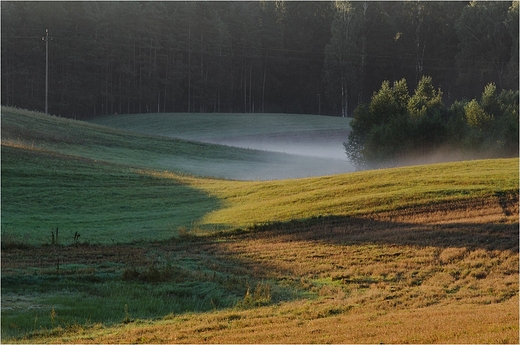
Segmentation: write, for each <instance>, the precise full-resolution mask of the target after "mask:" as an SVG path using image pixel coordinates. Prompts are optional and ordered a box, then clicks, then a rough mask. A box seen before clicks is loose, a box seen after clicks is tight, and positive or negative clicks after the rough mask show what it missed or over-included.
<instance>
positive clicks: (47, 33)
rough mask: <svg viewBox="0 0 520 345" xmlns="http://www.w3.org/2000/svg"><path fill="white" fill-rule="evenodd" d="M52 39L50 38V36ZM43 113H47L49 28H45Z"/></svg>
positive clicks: (43, 39) (43, 38)
mask: <svg viewBox="0 0 520 345" xmlns="http://www.w3.org/2000/svg"><path fill="white" fill-rule="evenodd" d="M51 39H52V38H51ZM42 41H45V114H48V113H49V29H45V37H42Z"/></svg>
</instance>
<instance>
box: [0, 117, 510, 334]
mask: <svg viewBox="0 0 520 345" xmlns="http://www.w3.org/2000/svg"><path fill="white" fill-rule="evenodd" d="M2 110H3V111H4V108H2ZM17 114H18V115H20V116H19V117H16V116H14V115H17ZM5 119H7V121H6V126H5V127H4V120H5ZM2 125H3V126H2V134H3V135H2V257H1V258H2V265H1V266H2V276H1V277H2V308H3V309H2V338H3V339H2V340H3V341H4V342H22V343H55V342H57V343H83V342H90V343H138V342H146V343H175V342H183V343H199V342H212V343H233V342H235V343H237V342H238V343H263V342H264V343H265V342H270V343H288V342H298V343H313V342H314V343H327V342H335V343H373V342H376V343H407V342H411V343H518V259H519V258H518V188H519V185H518V183H519V182H518V181H519V177H518V164H519V161H518V158H514V159H494V160H480V161H467V162H458V163H446V164H436V165H424V166H415V167H406V168H398V169H384V170H377V171H365V172H356V173H349V174H340V175H331V176H324V177H319V178H318V177H316V178H303V179H288V180H273V181H232V180H223V179H217V178H202V177H200V176H199V177H196V176H193V175H186V174H182V173H180V171H178V170H175V169H171V170H170V169H166V168H164V167H162V168H161V167H158V166H157V165H156V163H154V162H155V161H154V159H151V160H150V161H148V160H147V159H146V157H156V156H155V155H161V154H164V153H165V152H166V154H168V155H169V154H178V155H179V157H182V156H183V155H191V154H193V155H196V150H195V151H192V149H191V148H193V147H199V146H190V145H192V144H193V143H191V144H190V143H185V142H180V141H179V142H177V141H175V140H170V139H164V138H163V139H157V138H153V137H147V136H133V135H129V134H126V133H124V132H119V131H112V130H109V129H107V128H103V127H97V126H93V125H88V124H85V125H84V124H81V123H78V122H75V121H71V120H64V119H58V118H53V117H48V116H45V115H41V114H36V113H35V114H31V113H27V112H23V111H20V112H19V113H16V112H15V111H13V112H12V113H11V115H10V116H8V117H4V114H2ZM4 134H6V136H4ZM177 145H179V146H177ZM190 147H191V148H190ZM201 147H204V146H201ZM213 148H214V149H215V150H216V151H213V154H216V155H217V157H218V159H217V160H221V162H222V163H223V164H226V162H230V161H233V159H237V157H242V156H240V155H241V154H242V153H243V152H244V151H241V152H242V153H240V152H238V151H237V152H236V154H238V156H237V155H231V156H229V155H228V153H226V152H225V150H224V151H222V150H221V149H220V148H218V147H213ZM183 150H185V151H183ZM210 151H211V149H210ZM204 154H205V153H202V154H201V156H198V157H199V158H200V161H201V162H204V161H205V156H204ZM246 156H247V155H246ZM233 157H234V158H233ZM199 158H197V159H199ZM179 159H181V158H179ZM186 159H192V158H186ZM246 160H247V159H246ZM208 164H209V163H208ZM55 228H59V230H60V240H59V241H58V243H57V244H56V243H55V244H52V243H51V239H52V237H51V234H52V231H54V230H55ZM75 232H78V233H80V234H81V237H80V238H79V241H78V240H77V239H76V240H75V239H74V234H75Z"/></svg>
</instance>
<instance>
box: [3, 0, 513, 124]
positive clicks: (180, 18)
mask: <svg viewBox="0 0 520 345" xmlns="http://www.w3.org/2000/svg"><path fill="white" fill-rule="evenodd" d="M1 10H2V11H1V16H2V17H1V19H2V22H1V27H2V33H1V34H2V61H1V64H2V65H1V67H2V98H1V102H2V105H9V106H17V107H21V108H27V109H31V110H39V111H43V110H44V106H45V75H46V73H45V69H46V43H47V44H48V73H49V74H48V75H49V78H48V90H49V91H48V92H49V93H48V108H49V111H48V112H49V113H51V114H55V115H60V116H66V117H73V118H78V119H84V118H88V117H92V116H99V115H103V114H114V113H146V112H247V113H249V112H284V113H309V114H322V115H334V116H342V115H343V116H353V113H354V109H355V108H356V107H357V106H358V105H360V104H362V103H364V104H367V103H368V102H370V100H371V97H372V96H373V95H374V93H375V92H377V91H378V90H379V89H380V87H381V85H382V82H383V81H385V80H388V81H390V82H391V83H392V82H394V81H397V80H401V79H403V78H404V79H405V80H406V81H407V83H408V86H409V87H410V89H415V87H416V86H417V85H418V83H419V81H420V80H421V78H422V77H423V76H429V77H431V78H432V80H433V84H434V86H435V88H440V89H442V91H443V92H442V97H443V102H445V103H446V104H452V103H454V102H455V101H456V100H462V99H467V100H469V99H473V98H476V97H479V96H480V95H481V94H482V92H483V90H484V87H485V86H486V85H488V84H489V83H493V84H494V85H496V87H497V91H500V90H503V89H508V90H518V2H475V3H468V2H420V1H419V2H417V1H415V2H411V1H410V2H373V1H364V2H363V1H359V2H290V1H287V2H282V1H276V2H274V1H273V2H271V1H264V2H190V1H188V2H90V1H88V2H69V1H63V2H10V1H2V3H1ZM46 30H48V31H49V39H48V41H47V42H45V40H44V39H42V38H44V37H45V33H46Z"/></svg>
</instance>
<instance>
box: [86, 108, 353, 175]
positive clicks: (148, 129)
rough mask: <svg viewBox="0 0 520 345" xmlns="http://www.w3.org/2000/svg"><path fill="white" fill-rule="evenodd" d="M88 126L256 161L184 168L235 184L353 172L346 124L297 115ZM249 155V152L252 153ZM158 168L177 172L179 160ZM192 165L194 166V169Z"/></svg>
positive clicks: (150, 118) (160, 117)
mask: <svg viewBox="0 0 520 345" xmlns="http://www.w3.org/2000/svg"><path fill="white" fill-rule="evenodd" d="M89 122H92V123H96V124H100V125H105V126H109V127H113V128H117V129H121V130H125V131H130V132H134V133H140V134H147V135H153V136H163V137H168V138H175V139H182V140H189V141H194V142H201V143H208V144H216V145H224V146H229V147H234V148H241V149H247V150H248V151H245V152H249V153H248V154H247V155H249V154H251V155H253V156H254V157H255V158H254V160H251V159H252V158H251V157H249V158H240V159H237V160H235V161H230V160H219V159H215V160H213V161H212V162H211V166H208V162H207V161H200V162H195V163H193V162H192V163H189V164H190V165H191V166H190V168H189V170H190V171H193V170H195V171H199V172H201V173H202V175H204V176H206V175H208V176H213V177H219V178H229V179H237V180H276V179H288V178H301V177H311V176H324V175H334V174H341V173H345V172H351V171H354V170H355V167H354V165H352V163H351V162H350V161H349V160H348V159H347V156H346V154H345V149H344V147H343V142H345V141H346V140H347V139H348V135H349V132H350V119H347V118H341V117H331V116H319V115H302V114H298V115H296V114H235V113H228V114H224V113H220V114H202V113H191V114H187V113H166V114H158V113H157V114H125V115H112V116H102V117H98V118H94V119H91V120H90V121H89ZM250 150H254V152H251V151H250ZM157 164H158V165H160V166H162V167H164V168H167V169H175V168H179V167H180V166H181V165H182V164H184V163H182V162H179V160H178V159H176V158H173V157H172V159H169V158H164V157H161V159H160V161H158V162H157ZM179 164H181V165H179ZM193 164H195V165H193Z"/></svg>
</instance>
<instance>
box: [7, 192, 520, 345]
mask: <svg viewBox="0 0 520 345" xmlns="http://www.w3.org/2000/svg"><path fill="white" fill-rule="evenodd" d="M500 202H501V203H502V204H504V202H503V201H500ZM507 207H509V206H507ZM509 209H514V207H512V208H511V207H509ZM518 243H519V233H518V219H517V218H516V221H515V219H513V220H511V219H510V220H509V223H507V222H504V223H500V222H489V223H483V222H480V223H472V222H465V221H456V219H455V220H454V221H452V222H450V223H448V224H425V223H422V224H421V223H420V222H419V223H416V224H413V223H411V222H405V221H392V220H377V219H373V218H372V219H371V218H361V217H317V218H312V219H307V220H302V221H291V222H287V223H276V224H270V225H265V226H257V227H254V228H253V229H249V230H242V231H240V230H237V231H235V232H222V233H218V234H214V235H211V236H202V237H197V236H189V237H185V238H176V239H172V240H169V241H157V242H142V243H134V244H127V245H104V246H94V245H91V246H61V247H54V246H43V247H36V248H13V249H10V250H7V251H3V252H2V257H1V259H2V302H4V296H8V297H12V299H14V300H15V302H14V304H12V305H7V307H8V308H12V309H10V310H7V311H5V312H4V311H3V312H2V334H3V335H5V336H7V337H9V336H17V337H20V336H23V335H26V334H29V333H30V332H32V331H34V330H35V329H42V328H43V329H45V328H46V327H47V328H48V329H50V328H51V326H52V325H51V319H50V317H49V315H50V313H52V310H55V312H56V313H57V315H58V318H57V319H56V320H59V321H60V322H61V324H62V325H66V324H75V323H78V324H82V325H84V324H89V323H97V322H102V323H105V324H112V323H120V322H123V321H124V320H125V322H132V320H135V319H157V318H163V317H168V315H170V316H171V315H178V314H183V313H189V312H205V311H211V310H216V309H224V308H254V307H256V306H259V305H267V304H273V303H278V302H283V301H291V300H294V299H298V298H302V297H309V298H315V297H317V296H325V295H322V294H329V295H327V296H328V297H329V298H331V296H332V295H331V294H336V295H338V294H341V292H340V290H341V289H346V290H345V291H348V289H350V288H351V287H350V286H351V285H352V284H354V285H355V287H353V288H360V289H367V288H369V286H370V285H371V284H378V283H380V284H397V282H399V284H408V285H406V286H408V287H409V288H413V287H415V286H420V285H421V284H422V283H423V281H426V280H427V279H428V277H431V275H433V274H436V273H435V272H437V271H436V270H437V268H436V267H437V266H435V265H438V263H437V264H436V263H435V261H431V260H434V259H432V258H431V257H429V255H430V254H429V253H431V250H430V248H433V250H435V249H440V250H442V249H446V248H461V249H462V248H464V252H469V251H473V250H479V249H483V250H486V251H510V252H511V253H512V254H513V255H514V254H516V253H518V250H519V248H518V247H519V245H518ZM373 246H375V247H378V248H375V249H374V248H371V247H373ZM397 246H407V247H410V248H409V249H408V250H407V251H402V250H395V247H397ZM349 247H352V248H355V249H356V250H357V251H359V252H358V254H357V255H358V258H357V259H356V258H353V260H351V258H346V257H345V254H343V253H342V251H343V250H344V249H345V248H347V249H348V248H349ZM423 249H424V251H423V252H422V253H421V251H422V250H423ZM365 250H366V251H368V253H366V254H365V253H361V252H362V251H365ZM372 255H373V257H372ZM415 255H419V256H420V255H423V257H422V258H420V260H415ZM394 256H395V257H394ZM424 258H426V260H430V261H427V263H424V261H421V260H423V259H424ZM58 259H60V260H61V261H59V263H60V265H61V266H60V268H59V269H58V267H57V263H58ZM355 260H358V261H355ZM401 260H404V266H403V267H404V268H402V272H394V271H396V269H395V265H397V264H398V263H399V262H403V261H401ZM482 260H484V261H483V262H485V260H486V259H482ZM380 262H383V264H384V265H386V266H380ZM356 265H357V266H356ZM367 265H372V267H374V268H375V269H379V270H380V272H381V273H384V275H381V273H379V274H377V273H367V272H365V273H363V269H364V267H366V266H367ZM454 265H456V263H455V264H454ZM428 267H429V268H428ZM515 267H516V266H515ZM351 268H353V269H354V273H352V270H350V269H351ZM472 269H473V268H472ZM349 270H350V271H349ZM356 270H359V272H358V273H356V272H355V271H356ZM511 272H513V271H511ZM452 273H453V274H458V275H464V274H466V276H467V277H469V278H471V279H484V278H485V277H486V275H487V273H486V272H485V271H481V269H480V268H478V267H475V268H474V272H473V271H471V270H470V271H468V272H467V273H464V272H458V271H457V272H452ZM508 274H513V273H508ZM472 275H473V276H472ZM472 277H473V278H472ZM469 278H468V279H469ZM335 279H336V281H335ZM338 279H339V280H340V281H341V284H343V285H334V284H339V281H337V280H338ZM454 279H455V278H454ZM456 279H459V278H456ZM461 279H462V278H461ZM354 285H352V286H354ZM457 289H458V288H457ZM514 289H515V287H514V286H510V287H507V288H504V289H503V290H504V291H503V293H502V292H501V293H502V295H503V296H505V297H503V298H507V297H508V296H510V295H511V293H514V291H516V290H514ZM513 290H514V291H513ZM64 291H66V293H65V294H64ZM341 291H342V290H341ZM389 291H390V290H389ZM511 291H513V292H511ZM477 292H478V291H477ZM342 293H346V292H342ZM426 293H427V292H426ZM42 296H43V297H42ZM389 297H391V296H389ZM427 297H428V296H427ZM427 297H425V299H427ZM31 298H32V299H31ZM418 298H420V297H418ZM28 299H29V302H27V303H26V304H27V305H24V304H23V302H24V301H26V300H28ZM16 301H18V302H16ZM403 303H404V302H403ZM406 303H412V302H408V301H406ZM417 303H419V302H417ZM420 303H423V302H420ZM424 303H432V302H430V301H426V302H424ZM424 305H428V304H424ZM29 306H38V308H37V309H36V308H35V309H29ZM53 308H54V309H53Z"/></svg>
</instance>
